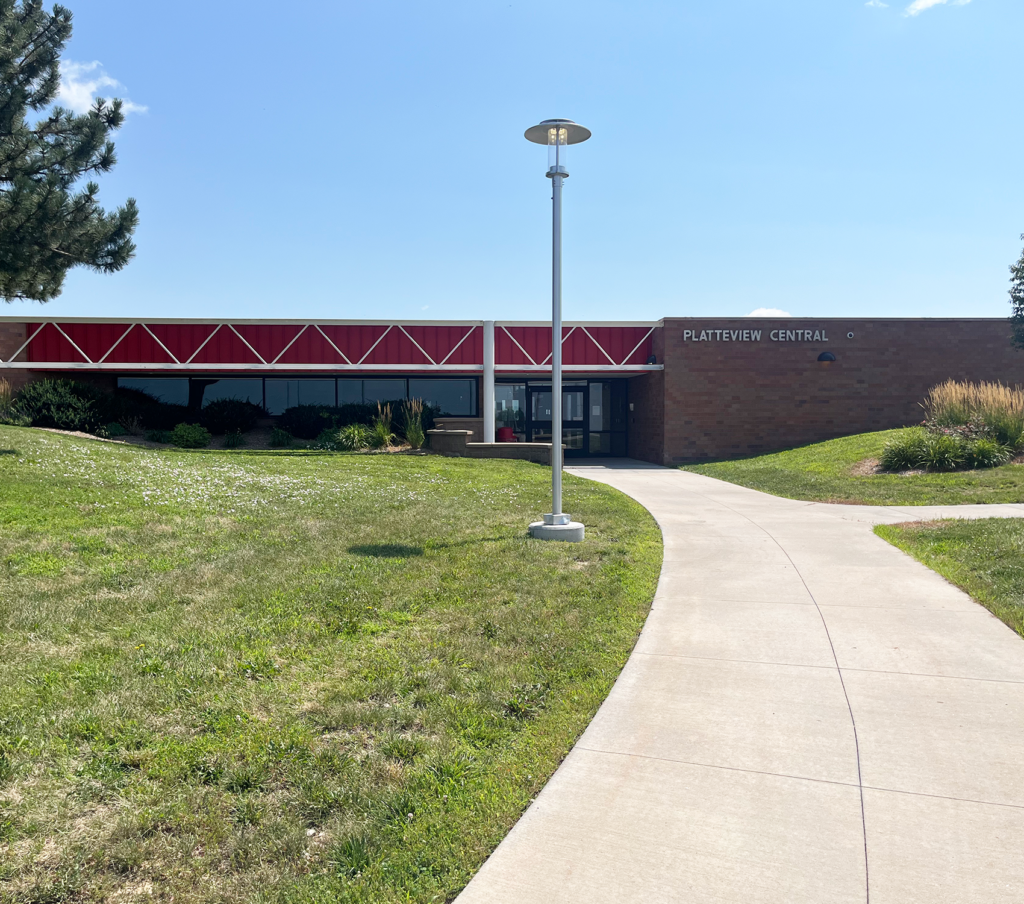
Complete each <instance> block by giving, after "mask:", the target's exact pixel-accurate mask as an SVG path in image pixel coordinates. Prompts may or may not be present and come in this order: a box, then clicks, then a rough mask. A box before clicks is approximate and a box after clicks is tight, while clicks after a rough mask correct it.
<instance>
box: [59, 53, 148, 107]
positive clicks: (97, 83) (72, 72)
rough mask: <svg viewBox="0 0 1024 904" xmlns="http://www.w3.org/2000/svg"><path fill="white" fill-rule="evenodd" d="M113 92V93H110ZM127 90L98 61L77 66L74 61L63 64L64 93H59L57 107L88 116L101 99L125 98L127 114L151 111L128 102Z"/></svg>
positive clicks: (62, 84)
mask: <svg viewBox="0 0 1024 904" xmlns="http://www.w3.org/2000/svg"><path fill="white" fill-rule="evenodd" d="M107 89H109V90H107ZM126 90H127V89H126V88H125V86H124V85H122V84H121V83H120V82H119V81H118V80H117V79H116V78H111V77H110V76H109V75H107V73H106V72H105V71H104V69H103V64H102V63H100V62H99V61H98V60H93V61H92V62H91V63H75V62H72V61H71V60H61V62H60V89H59V90H58V91H57V103H58V104H59V105H60V106H62V107H67V108H68V109H70V110H74V112H75V113H88V112H89V108H90V107H92V104H93V101H94V100H95V99H96V97H97V96H103V97H113V96H116V95H122V101H123V106H122V107H121V109H122V110H123V111H124V112H125V113H126V114H128V113H145V112H146V110H148V109H149V108H148V107H144V106H143V105H142V104H134V103H132V102H131V101H130V100H127V99H126V98H124V96H123V95H124V92H125V91H126Z"/></svg>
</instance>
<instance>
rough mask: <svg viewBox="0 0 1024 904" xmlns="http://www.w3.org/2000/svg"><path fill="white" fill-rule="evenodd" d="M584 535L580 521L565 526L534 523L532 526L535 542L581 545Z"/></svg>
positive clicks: (541, 522) (543, 522) (540, 522)
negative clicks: (556, 541)
mask: <svg viewBox="0 0 1024 904" xmlns="http://www.w3.org/2000/svg"><path fill="white" fill-rule="evenodd" d="M583 533H584V527H583V525H582V524H581V523H580V522H579V521H567V522H566V523H565V524H548V523H547V522H546V521H534V522H533V524H531V525H530V536H531V537H533V539H534V540H563V541H565V542H567V543H579V542H581V541H582V540H583Z"/></svg>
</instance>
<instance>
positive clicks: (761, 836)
mask: <svg viewBox="0 0 1024 904" xmlns="http://www.w3.org/2000/svg"><path fill="white" fill-rule="evenodd" d="M569 470H571V471H572V472H574V473H576V474H579V475H582V476H585V477H588V478H590V479H593V480H599V481H602V482H604V483H608V484H610V485H611V486H614V487H617V488H618V489H620V490H622V491H623V492H625V493H628V494H629V495H630V496H632V497H633V498H635V499H637V500H638V501H639V502H641V503H642V504H643V505H644V506H646V507H647V509H648V510H650V511H651V513H652V514H653V515H654V516H655V518H656V519H657V520H658V523H659V524H660V525H661V529H662V532H663V534H664V539H665V562H664V566H663V569H662V575H661V581H660V583H659V585H658V591H657V595H656V597H655V600H654V606H653V608H652V611H651V614H650V617H649V618H648V620H647V624H646V625H645V627H644V630H643V633H642V634H641V636H640V640H639V641H638V643H637V646H636V649H635V650H634V652H633V655H632V656H631V657H630V659H629V662H628V663H627V665H626V667H625V669H624V670H623V672H622V674H621V676H620V677H619V680H618V681H617V683H616V684H615V687H614V688H613V690H612V692H611V694H610V695H609V697H608V699H607V700H606V701H605V703H604V705H603V706H602V707H601V709H600V710H599V711H598V713H597V715H596V717H595V718H594V720H593V722H592V723H591V725H590V727H589V728H588V729H587V731H586V732H585V733H584V735H583V737H582V738H581V739H580V741H579V743H578V744H577V745H576V746H575V747H574V748H573V750H572V752H571V753H570V754H569V756H568V757H567V758H566V760H565V762H564V763H563V764H562V766H561V767H560V768H559V769H558V771H557V772H556V773H555V775H554V777H553V778H552V779H551V781H550V782H549V783H548V784H547V786H546V787H545V788H544V790H543V792H542V793H541V794H540V795H539V796H538V798H537V800H536V801H535V802H534V804H533V805H532V806H531V807H530V808H529V810H528V811H527V812H526V814H525V815H524V816H523V817H522V819H521V820H520V821H519V823H518V824H517V825H516V827H515V828H514V829H513V830H512V832H511V833H510V834H509V836H508V837H507V838H506V839H505V841H504V842H502V844H501V845H500V847H499V848H498V849H497V851H496V852H495V853H494V854H493V855H492V856H491V858H490V859H489V860H488V861H487V863H486V864H485V865H484V866H483V868H482V869H481V870H480V872H479V874H478V875H477V876H476V878H474V879H473V881H472V882H471V883H470V884H469V886H468V887H467V888H466V890H465V891H464V892H463V893H462V895H461V896H460V897H459V898H458V901H459V904H497V902H503V904H534V902H536V904H563V902H565V904H568V902H573V904H584V902H586V904H603V902H607V904H613V902H614V904H627V902H645V904H655V902H670V901H671V902H687V904H695V902H716V904H717V902H722V904H726V902H728V904H755V902H772V904H797V902H806V904H826V902H844V904H845V902H851V904H852V902H858V904H859V902H872V904H914V902H921V904H925V902H927V904H940V902H949V904H953V902H956V904H973V902H978V904H997V902H998V904H1003V902H1005V904H1010V902H1013V904H1020V902H1022V901H1024V856H1022V854H1021V845H1022V840H1024V768H1022V764H1024V641H1022V640H1021V638H1019V637H1018V636H1017V635H1016V634H1015V633H1013V632H1012V631H1011V630H1010V629H1009V628H1007V627H1006V626H1005V625H1003V624H1002V623H1001V622H1000V621H998V620H997V619H996V618H994V617H993V616H991V615H990V614H989V613H988V612H987V611H986V610H985V609H983V608H982V607H981V606H979V605H977V604H976V603H974V602H973V601H972V600H971V599H970V598H968V597H967V596H966V595H965V594H963V593H962V592H960V591H959V590H957V589H956V588H954V587H952V586H951V585H949V584H947V583H946V581H944V580H943V579H942V578H941V577H939V576H938V575H937V574H935V573H934V572H932V571H931V570H929V569H928V568H926V567H925V566H923V565H920V564H919V563H917V562H915V561H914V560H912V559H911V558H910V557H908V556H906V555H904V554H903V553H901V552H900V551H899V550H897V549H895V548H894V547H892V546H890V545H888V544H887V543H885V542H884V541H882V540H881V539H879V538H878V537H875V536H874V535H873V534H872V532H871V528H872V526H873V525H874V524H877V523H879V522H883V521H884V522H900V521H910V520H925V519H933V518H939V517H958V518H963V517H973V518H978V517H992V516H1005V517H1022V516H1024V505H999V506H972V505H968V506H941V507H905V508H897V507H872V506H846V505H822V504H817V503H806V502H796V501H792V500H786V499H779V498H776V497H773V496H767V495H764V494H762V493H758V492H755V491H753V490H748V489H745V488H742V487H738V486H734V485H732V484H726V483H722V482H720V481H717V480H712V479H710V478H706V477H702V476H699V475H696V474H690V473H686V472H682V471H678V470H672V469H666V468H658V467H655V466H651V465H644V464H642V463H639V462H611V463H607V464H604V465H599V466H581V467H573V468H570V469H569Z"/></svg>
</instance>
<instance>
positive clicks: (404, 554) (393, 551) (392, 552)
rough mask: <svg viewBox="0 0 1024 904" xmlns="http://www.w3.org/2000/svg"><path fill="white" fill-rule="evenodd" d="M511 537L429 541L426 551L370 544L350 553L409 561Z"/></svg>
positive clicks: (399, 546)
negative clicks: (440, 550)
mask: <svg viewBox="0 0 1024 904" xmlns="http://www.w3.org/2000/svg"><path fill="white" fill-rule="evenodd" d="M508 539H509V537H469V538H468V539H465V540H451V541H447V542H445V541H442V542H438V541H435V540H431V541H428V543H427V546H426V549H424V547H422V546H409V545H407V544H405V543H368V544H363V545H357V546H350V547H349V548H348V551H349V552H350V553H352V554H353V555H356V556H369V557H371V558H374V559H409V558H412V557H413V556H422V555H424V553H425V552H426V551H427V550H430V551H433V550H437V549H456V548H458V547H460V546H475V545H476V544H477V543H500V542H502V541H503V540H508Z"/></svg>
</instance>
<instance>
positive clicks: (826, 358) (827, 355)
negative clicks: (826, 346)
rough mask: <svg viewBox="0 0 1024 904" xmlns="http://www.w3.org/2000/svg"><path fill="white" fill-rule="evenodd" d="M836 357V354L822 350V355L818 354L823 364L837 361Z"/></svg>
mask: <svg viewBox="0 0 1024 904" xmlns="http://www.w3.org/2000/svg"><path fill="white" fill-rule="evenodd" d="M835 359H836V356H835V355H833V354H832V352H822V353H821V354H820V355H818V360H819V361H820V362H821V363H822V364H831V363H832V362H833V361H835Z"/></svg>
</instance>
